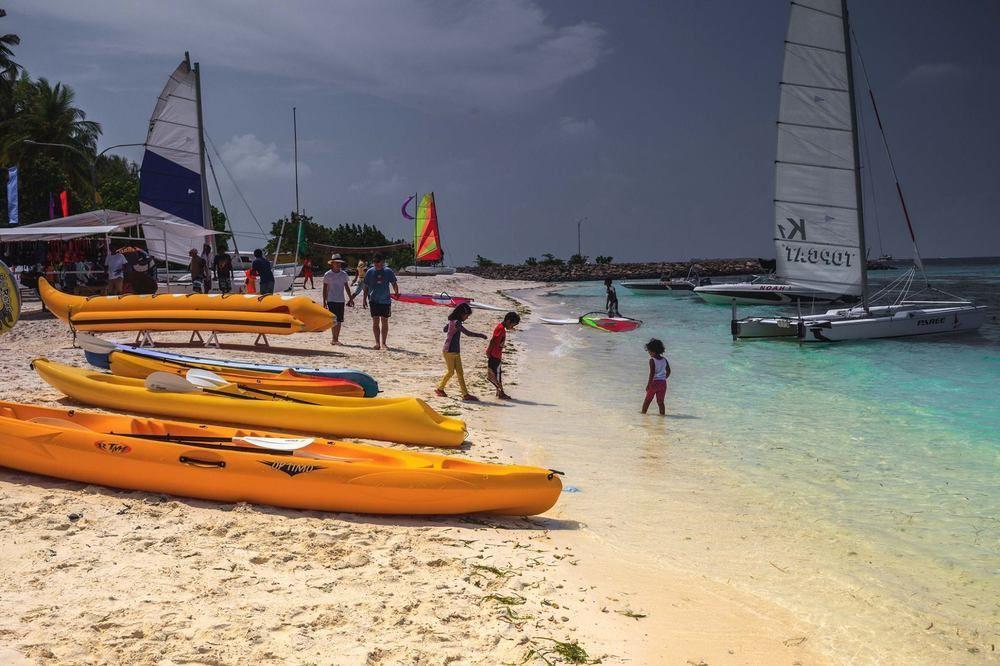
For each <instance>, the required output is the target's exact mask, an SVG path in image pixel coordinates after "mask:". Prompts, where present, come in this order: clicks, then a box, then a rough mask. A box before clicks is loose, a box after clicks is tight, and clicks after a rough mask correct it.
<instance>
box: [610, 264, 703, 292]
mask: <svg viewBox="0 0 1000 666" xmlns="http://www.w3.org/2000/svg"><path fill="white" fill-rule="evenodd" d="M710 283H711V281H710V280H709V279H708V278H702V277H700V276H699V275H698V271H696V270H694V268H691V269H689V270H688V274H687V276H686V277H682V278H674V277H661V278H660V279H659V280H657V281H656V282H649V281H639V282H636V281H633V280H627V281H623V282H622V286H623V287H625V288H626V289H628V290H630V291H633V292H635V293H638V294H685V293H691V292H692V291H694V289H695V287H698V286H700V285H703V284H710Z"/></svg>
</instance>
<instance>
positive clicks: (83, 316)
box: [69, 310, 306, 335]
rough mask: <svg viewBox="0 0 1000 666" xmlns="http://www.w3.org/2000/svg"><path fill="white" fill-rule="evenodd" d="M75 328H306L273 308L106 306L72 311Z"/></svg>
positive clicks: (258, 330)
mask: <svg viewBox="0 0 1000 666" xmlns="http://www.w3.org/2000/svg"><path fill="white" fill-rule="evenodd" d="M69 323H70V324H71V325H72V326H73V328H75V329H76V330H78V331H217V332H219V333H266V334H268V335H271V334H274V335H290V334H292V333H300V332H302V331H304V330H306V327H305V324H303V323H302V322H301V321H299V320H298V319H296V318H295V317H293V316H291V315H287V314H278V313H276V312H227V311H224V310H109V311H101V312H71V313H70V315H69Z"/></svg>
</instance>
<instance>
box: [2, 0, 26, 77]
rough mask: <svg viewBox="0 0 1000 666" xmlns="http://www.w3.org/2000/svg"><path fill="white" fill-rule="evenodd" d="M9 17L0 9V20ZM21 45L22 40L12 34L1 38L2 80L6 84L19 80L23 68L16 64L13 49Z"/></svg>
mask: <svg viewBox="0 0 1000 666" xmlns="http://www.w3.org/2000/svg"><path fill="white" fill-rule="evenodd" d="M5 16H7V11H6V10H4V9H0V18H4V17H5ZM20 43H21V38H20V37H18V36H17V35H15V34H13V33H11V34H7V35H2V36H0V78H2V79H3V81H4V83H7V84H9V83H11V82H13V81H14V80H15V79H16V78H17V74H18V71H20V69H21V66H20V65H18V64H17V63H16V62H14V49H13V48H12V47H14V46H17V45H18V44H20Z"/></svg>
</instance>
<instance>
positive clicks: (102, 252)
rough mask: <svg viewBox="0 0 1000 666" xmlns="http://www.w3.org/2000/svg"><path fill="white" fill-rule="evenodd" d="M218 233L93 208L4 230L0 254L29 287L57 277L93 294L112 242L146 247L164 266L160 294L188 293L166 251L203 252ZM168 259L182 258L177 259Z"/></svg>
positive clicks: (0, 234)
mask: <svg viewBox="0 0 1000 666" xmlns="http://www.w3.org/2000/svg"><path fill="white" fill-rule="evenodd" d="M139 229H141V235H140V234H139V233H138V230H139ZM219 233H221V232H217V231H213V230H209V229H205V228H203V227H199V226H195V225H193V224H190V223H187V222H181V221H174V220H167V219H163V218H159V217H151V216H148V215H140V214H138V213H125V212H122V211H116V210H94V211H90V212H87V213H77V214H76V215H70V216H68V217H61V218H57V219H54V220H47V221H45V222H37V223H35V224H26V225H24V226H21V227H14V228H9V229H0V250H2V254H3V256H4V258H5V259H6V262H7V264H8V265H9V266H10V267H11V269H12V270H14V272H15V274H16V275H17V276H18V278H19V281H20V283H21V284H22V285H23V286H25V287H31V286H34V284H35V283H36V282H37V279H38V277H42V276H44V277H47V278H48V279H49V281H50V282H53V281H54V280H53V278H56V279H58V281H59V282H60V283H62V286H63V287H64V288H65V287H66V286H67V285H72V286H73V287H74V289H73V290H74V291H83V292H91V293H92V292H96V291H100V289H101V288H102V287H103V285H105V284H106V283H107V275H106V269H105V265H106V264H105V260H106V257H107V255H108V254H109V253H110V251H111V241H112V240H115V241H123V242H125V243H126V244H129V245H136V246H143V245H145V246H146V250H147V251H148V253H149V254H150V255H151V256H153V257H154V258H156V259H157V261H159V262H160V266H161V270H160V271H157V277H158V282H159V288H158V290H159V291H167V292H177V291H188V290H190V280H187V281H185V280H184V277H185V276H184V274H185V273H187V271H186V270H185V271H178V272H175V274H174V275H173V276H171V273H170V266H169V264H168V262H167V261H166V258H167V257H166V255H165V253H164V248H166V247H170V246H175V245H185V246H187V247H195V248H200V247H201V246H202V245H203V244H204V243H205V242H206V239H207V238H208V237H210V236H214V235H217V234H219ZM170 259H171V260H173V261H177V260H178V258H177V257H174V256H170Z"/></svg>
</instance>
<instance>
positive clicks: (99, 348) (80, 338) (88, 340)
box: [76, 333, 118, 354]
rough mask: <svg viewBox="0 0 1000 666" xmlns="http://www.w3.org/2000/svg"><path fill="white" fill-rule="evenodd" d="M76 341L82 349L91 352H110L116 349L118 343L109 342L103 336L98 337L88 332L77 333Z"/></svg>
mask: <svg viewBox="0 0 1000 666" xmlns="http://www.w3.org/2000/svg"><path fill="white" fill-rule="evenodd" d="M76 341H77V343H79V345H80V347H81V348H82V349H83V350H84V351H89V352H91V353H93V354H110V353H111V352H113V351H115V350H116V349H118V345H116V344H115V343H114V342H109V341H107V340H105V339H104V338H99V337H97V336H96V335H91V334H90V333H77V334H76Z"/></svg>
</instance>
